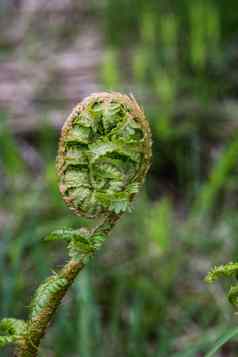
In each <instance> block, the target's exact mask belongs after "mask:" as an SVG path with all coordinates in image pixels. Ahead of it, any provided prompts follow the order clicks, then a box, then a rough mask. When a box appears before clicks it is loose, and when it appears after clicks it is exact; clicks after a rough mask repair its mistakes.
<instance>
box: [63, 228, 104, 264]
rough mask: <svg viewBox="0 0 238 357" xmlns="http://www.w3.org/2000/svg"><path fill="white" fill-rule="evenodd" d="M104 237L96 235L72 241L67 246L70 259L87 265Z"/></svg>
mask: <svg viewBox="0 0 238 357" xmlns="http://www.w3.org/2000/svg"><path fill="white" fill-rule="evenodd" d="M106 237H107V236H106V235H104V234H96V235H93V236H89V237H86V236H85V237H83V236H78V237H77V238H74V239H72V240H71V242H70V243H69V245H68V248H69V255H70V257H71V258H73V259H75V260H80V261H82V262H83V263H87V262H88V260H89V259H90V258H91V257H92V255H93V254H94V253H95V251H96V250H97V249H99V248H100V247H101V245H102V244H103V243H104V241H105V239H106Z"/></svg>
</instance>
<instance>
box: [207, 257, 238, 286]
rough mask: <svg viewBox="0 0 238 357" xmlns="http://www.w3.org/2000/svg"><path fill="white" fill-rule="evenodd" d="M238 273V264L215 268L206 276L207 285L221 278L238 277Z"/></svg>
mask: <svg viewBox="0 0 238 357" xmlns="http://www.w3.org/2000/svg"><path fill="white" fill-rule="evenodd" d="M237 273H238V263H232V262H231V263H228V264H225V265H220V266H215V267H214V268H213V269H212V270H211V271H210V272H209V273H208V274H207V276H206V278H205V281H206V282H207V283H213V282H214V281H216V280H217V279H219V278H221V277H231V276H236V275H237Z"/></svg>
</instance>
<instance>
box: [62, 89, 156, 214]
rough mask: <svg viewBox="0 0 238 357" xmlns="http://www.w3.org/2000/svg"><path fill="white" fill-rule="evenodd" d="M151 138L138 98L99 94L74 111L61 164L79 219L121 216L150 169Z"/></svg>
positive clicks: (65, 195)
mask: <svg viewBox="0 0 238 357" xmlns="http://www.w3.org/2000/svg"><path fill="white" fill-rule="evenodd" d="M150 159H151V136H150V130H149V126H148V122H147V120H146V119H145V117H144V113H143V111H142V110H141V108H140V107H139V106H138V104H137V103H136V101H135V100H134V98H131V97H128V96H126V95H122V94H120V93H97V94H94V95H91V96H90V97H88V98H86V99H85V100H84V101H83V102H82V103H80V104H79V105H78V106H76V108H75V109H74V110H73V112H72V114H71V115H70V116H69V118H68V119H67V120H66V123H65V125H64V127H63V130H62V136H61V140H60V146H59V154H58V159H57V172H58V175H59V178H60V191H61V193H62V196H63V198H64V200H65V202H66V203H67V205H68V206H69V207H70V208H71V209H73V210H74V211H75V212H76V213H77V214H79V215H82V216H85V217H88V218H93V217H97V216H98V215H102V214H106V213H116V214H118V213H122V212H124V211H126V210H128V208H129V204H130V201H131V200H132V198H133V197H134V195H135V193H136V192H137V191H138V189H139V185H140V184H141V182H142V181H143V179H144V177H145V174H146V172H147V170H148V168H149V165H150Z"/></svg>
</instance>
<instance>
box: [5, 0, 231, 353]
mask: <svg viewBox="0 0 238 357" xmlns="http://www.w3.org/2000/svg"><path fill="white" fill-rule="evenodd" d="M89 4H90V6H88V8H87V9H86V10H85V13H83V14H81V13H80V11H79V10H75V12H74V14H78V16H76V20H75V22H73V17H72V22H71V23H70V26H71V28H68V27H67V31H68V32H66V25H67V23H66V22H65V23H64V25H61V31H58V30H59V29H58V28H57V31H58V32H57V31H56V25H55V27H46V29H45V30H44V31H45V32H44V31H42V32H41V31H37V30H38V27H36V28H34V26H33V25H31V31H29V32H28V36H29V37H28V36H27V37H26V38H25V42H24V43H21V44H20V48H22V49H23V51H22V52H21V54H22V53H24V55H25V56H28V57H27V58H28V63H29V62H30V61H32V62H34V61H35V57H37V56H38V49H39V48H41V47H40V46H41V44H42V43H45V44H46V37H45V35H47V41H49V43H48V44H47V48H49V47H50V45H52V42H53V45H54V46H52V47H53V49H55V48H56V50H59V48H62V47H63V46H65V47H66V42H67V43H68V42H71V41H72V39H73V38H75V36H76V34H80V31H81V30H82V29H81V28H80V29H79V28H78V27H77V24H78V23H80V26H81V22H80V21H79V19H80V16H85V18H87V21H89V20H90V21H93V22H94V23H96V26H97V29H98V31H99V32H100V33H101V34H102V37H103V40H104V41H103V46H105V47H103V48H102V63H101V67H100V68H98V71H97V75H98V77H100V78H99V79H100V81H101V87H102V88H104V89H105V90H114V91H122V92H126V93H130V92H132V93H134V94H135V96H136V98H138V100H139V102H140V103H141V104H142V105H143V107H144V110H145V112H146V116H147V117H148V119H149V120H150V123H151V126H152V136H153V164H152V168H151V171H150V174H149V177H148V180H147V182H146V187H145V190H144V192H143V194H142V195H139V197H138V199H137V200H136V201H135V203H134V205H133V206H134V208H133V210H132V212H131V213H130V214H129V215H125V216H124V217H123V218H122V220H121V221H120V223H119V224H118V225H117V227H116V229H115V231H114V236H113V239H110V240H108V241H107V242H106V243H105V246H104V249H103V252H102V253H101V254H98V255H96V257H95V259H93V260H92V261H90V262H89V264H88V265H87V267H86V269H85V271H83V272H82V275H80V279H78V280H77V281H76V282H75V284H74V285H73V288H72V290H71V291H70V292H69V295H68V296H67V298H66V301H65V303H64V304H63V305H62V306H61V307H60V309H59V311H58V313H57V315H56V317H55V321H54V324H53V325H52V327H51V329H49V334H48V335H47V337H46V339H45V340H44V341H43V343H42V348H41V356H44V357H45V356H50V355H52V353H53V351H52V346H54V354H53V356H56V357H65V356H69V357H70V356H72V357H73V356H79V355H81V356H83V357H91V356H95V357H102V356H103V357H104V356H106V357H114V356H117V357H121V356H129V357H135V356H136V357H144V356H146V357H147V356H148V357H152V356H153V357H154V356H158V357H168V356H169V357H170V356H171V357H196V356H200V355H201V356H203V355H206V353H208V352H209V351H211V353H212V354H213V355H214V353H217V356H231V357H233V356H234V357H235V356H236V355H237V346H238V338H237V326H238V325H237V323H238V322H237V316H236V315H235V314H234V309H233V306H231V305H230V304H229V302H228V301H227V299H226V293H227V290H228V289H229V281H227V280H229V279H226V280H224V281H220V280H219V282H217V283H216V284H214V285H207V284H206V283H205V282H204V277H205V276H206V274H207V272H208V271H209V270H210V269H211V268H212V267H213V266H218V265H220V264H226V263H227V262H229V261H234V262H235V261H237V255H238V254H237V253H238V241H237V230H238V204H237V197H238V190H237V187H238V186H237V176H238V170H237V158H238V145H237V140H238V125H237V111H238V106H237V104H238V102H237V89H238V81H237V74H236V72H237V68H236V67H237V48H238V45H237V40H236V38H237V21H238V15H237V14H238V12H237V10H238V8H237V3H236V2H235V1H234V0H231V1H230V2H229V6H228V3H227V1H226V2H225V1H224V0H221V1H219V2H215V1H212V0H204V1H203V0H196V1H189V0H181V1H175V2H174V1H165V0H161V1H157V0H148V1H143V0H130V1H126V0H106V1H100V2H99V1H90V2H89ZM4 11H5V10H4ZM77 11H78V12H77ZM4 14H5V12H4ZM4 16H5V18H7V17H6V15H4ZM41 16H42V21H43V20H44V19H43V15H41ZM66 16H67V15H66ZM37 21H38V22H37V23H39V21H40V20H39V18H38V20H37ZM33 24H34V22H33ZM51 26H53V25H52V22H51ZM57 26H59V24H58V23H57ZM62 26H65V27H64V29H65V30H64V31H63V30H62ZM67 26H69V25H67ZM72 27H73V28H72ZM115 29H116V30H115ZM47 31H48V32H47ZM54 31H55V32H54ZM53 33H54V34H55V33H57V36H56V35H55V36H56V38H55V40H52V36H53V35H52V34H53ZM48 35H49V36H48ZM79 39H80V36H79V38H78V39H77V40H79ZM54 41H55V42H54ZM36 45H38V46H39V47H37V46H36ZM11 51H12V48H11V47H10V46H7V45H5V46H4V45H3V46H2V49H1V54H2V58H3V57H4V58H8V59H9V60H10V58H11ZM18 55H19V52H18ZM34 56H35V57H34ZM77 56H78V58H79V59H80V58H81V57H80V55H78V53H77ZM21 58H22V57H21ZM56 59H57V60H58V61H60V54H57V55H56V57H55V58H54V61H56ZM57 74H58V73H54V72H53V74H52V77H54V76H56V77H57ZM57 81H60V78H59V77H57ZM57 84H58V82H56V84H55V86H56V87H48V88H47V90H46V91H45V89H44V88H42V87H40V90H39V92H38V97H37V98H40V99H39V101H36V103H33V104H34V105H35V106H36V108H37V110H38V112H40V113H41V118H42V120H41V121H39V127H38V129H37V130H32V131H31V132H30V133H29V132H27V133H26V134H21V133H20V131H18V132H17V131H16V133H15V132H14V130H12V127H10V124H9V122H10V115H9V114H8V113H7V110H6V107H4V109H3V108H2V107H1V115H0V199H1V209H0V219H1V223H0V234H1V240H0V245H1V249H0V301H1V304H0V316H1V317H3V318H4V317H6V316H15V317H17V318H19V319H26V316H27V313H28V307H29V304H30V296H32V293H33V291H34V290H35V289H36V288H37V286H38V283H39V282H40V281H43V280H44V279H45V278H46V277H47V276H48V274H49V271H50V270H51V269H52V267H53V266H58V267H60V266H62V265H63V263H64V257H65V254H64V248H63V246H61V245H59V244H58V243H57V242H54V241H51V242H47V241H42V238H43V237H46V236H47V235H48V234H49V232H52V231H54V230H60V229H62V227H66V228H67V229H77V228H78V227H79V226H80V225H84V224H85V221H84V219H83V218H79V217H76V216H74V215H72V214H71V213H70V212H68V210H67V208H66V207H65V206H64V204H63V202H62V200H61V197H60V194H59V192H58V189H57V179H56V175H55V168H54V161H55V156H56V147H57V139H58V133H57V132H56V130H55V128H54V127H53V126H52V125H51V124H50V123H51V121H50V119H51V118H50V117H49V108H54V109H56V106H58V107H59V108H60V109H61V108H62V107H63V105H64V103H63V102H62V101H60V100H59V99H58V98H59V96H60V99H61V98H62V93H65V92H61V91H59V93H58V92H57V91H55V88H57ZM65 85H66V84H65ZM79 90H80V86H79ZM77 96H78V94H75V93H74V97H73V100H75V97H77ZM42 98H43V99H45V101H43V99H42ZM40 100H41V101H42V102H43V104H44V105H42V102H41V101H40ZM57 100H58V101H57ZM65 107H67V105H64V108H65ZM7 109H8V108H7ZM25 142H26V143H27V144H28V145H29V146H30V148H32V152H33V153H34V152H35V153H37V155H35V156H33V158H34V160H33V164H31V163H30V162H29V161H28V160H27V159H26V158H25V157H24V146H23V145H22V143H25ZM38 157H39V158H40V159H39V160H38V161H37V158H38ZM23 306H25V309H24V308H23ZM231 337H232V339H230V338H231ZM216 342H217V344H216ZM224 342H226V344H225V345H224ZM0 343H1V341H0ZM218 348H219V350H218ZM212 349H213V351H212ZM2 351H4V352H2V355H3V356H9V354H10V352H11V350H9V349H8V347H7V348H6V349H5V350H2ZM212 354H210V356H212Z"/></svg>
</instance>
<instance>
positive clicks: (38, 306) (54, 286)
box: [31, 275, 68, 319]
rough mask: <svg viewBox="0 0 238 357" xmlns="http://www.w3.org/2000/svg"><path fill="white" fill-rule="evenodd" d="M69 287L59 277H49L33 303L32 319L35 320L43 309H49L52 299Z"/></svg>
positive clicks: (39, 289) (40, 287)
mask: <svg viewBox="0 0 238 357" xmlns="http://www.w3.org/2000/svg"><path fill="white" fill-rule="evenodd" d="M67 285H68V281H67V280H66V279H65V278H62V277H60V276H57V275H53V276H51V277H49V278H48V279H47V280H46V281H45V282H44V283H43V284H41V285H40V286H39V288H38V289H37V290H36V293H35V296H34V298H33V300H32V303H31V318H32V319H34V318H35V317H36V316H37V315H38V314H39V313H40V312H41V311H42V310H43V309H45V308H47V305H48V303H49V302H50V301H51V299H53V298H54V296H55V295H56V294H57V293H58V292H60V291H61V290H62V289H65V288H66V287H67Z"/></svg>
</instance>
